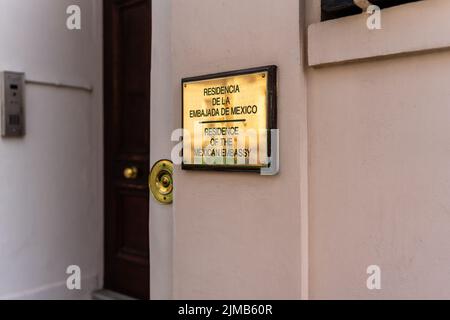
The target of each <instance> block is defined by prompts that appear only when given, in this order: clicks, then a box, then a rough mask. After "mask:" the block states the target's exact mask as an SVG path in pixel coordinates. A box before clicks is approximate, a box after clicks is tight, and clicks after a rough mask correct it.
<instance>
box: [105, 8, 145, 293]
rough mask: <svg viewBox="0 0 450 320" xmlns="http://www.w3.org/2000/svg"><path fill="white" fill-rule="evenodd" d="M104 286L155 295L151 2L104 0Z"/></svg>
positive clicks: (122, 290)
mask: <svg viewBox="0 0 450 320" xmlns="http://www.w3.org/2000/svg"><path fill="white" fill-rule="evenodd" d="M103 10H104V127H105V129H104V136H105V139H104V147H105V160H104V161H105V178H104V182H105V187H104V188H105V189H104V190H105V279H104V286H105V289H109V290H113V291H116V292H118V293H122V294H125V295H128V296H131V297H134V298H138V299H149V298H150V270H149V269H150V253H149V190H148V184H147V178H148V174H149V167H150V163H149V161H150V159H149V155H150V69H151V61H150V60H151V0H105V1H104V4H103Z"/></svg>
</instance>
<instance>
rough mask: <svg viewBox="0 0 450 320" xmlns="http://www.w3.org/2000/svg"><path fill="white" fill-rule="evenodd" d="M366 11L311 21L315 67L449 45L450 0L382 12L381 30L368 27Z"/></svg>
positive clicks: (432, 0)
mask: <svg viewBox="0 0 450 320" xmlns="http://www.w3.org/2000/svg"><path fill="white" fill-rule="evenodd" d="M367 17H368V15H367V14H361V15H357V16H350V17H345V18H340V19H336V20H329V21H326V22H321V23H316V24H312V25H310V26H309V28H308V63H309V66H312V67H320V66H325V65H330V64H339V63H346V62H352V61H359V60H368V59H376V58H382V57H390V56H395V55H401V54H412V53H419V52H422V51H432V50H442V49H446V48H450V37H449V33H450V1H449V0H425V1H419V2H413V3H409V4H405V5H401V6H397V7H393V8H388V9H384V10H382V12H381V25H382V29H381V30H369V29H368V28H367V26H366V21H367Z"/></svg>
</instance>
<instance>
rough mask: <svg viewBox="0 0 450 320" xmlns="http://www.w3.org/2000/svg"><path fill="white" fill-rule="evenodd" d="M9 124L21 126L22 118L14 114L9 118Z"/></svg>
mask: <svg viewBox="0 0 450 320" xmlns="http://www.w3.org/2000/svg"><path fill="white" fill-rule="evenodd" d="M9 124H10V125H11V126H18V125H20V116H19V115H17V114H12V115H10V116H9Z"/></svg>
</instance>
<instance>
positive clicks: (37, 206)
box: [0, 0, 103, 299]
mask: <svg viewBox="0 0 450 320" xmlns="http://www.w3.org/2000/svg"><path fill="white" fill-rule="evenodd" d="M69 4H79V5H80V6H81V8H82V28H83V29H82V31H68V30H67V29H66V27H65V22H66V17H67V16H66V13H65V12H66V8H67V6H68V5H69ZM101 26H102V19H101V0H70V1H69V0H39V1H36V0H2V1H0V43H2V46H1V50H0V70H10V71H23V72H26V75H27V78H29V79H33V80H44V81H57V82H66V83H74V84H82V85H92V86H93V87H94V92H93V94H92V95H91V94H89V93H87V92H83V91H77V90H70V89H58V88H52V87H42V86H35V85H28V86H27V87H26V100H27V105H26V117H27V135H26V137H25V138H22V139H0V298H44V299H46V298H85V297H88V294H89V291H90V289H92V288H94V287H99V286H100V285H101V279H102V275H101V270H102V263H103V262H102V261H103V234H102V232H103V231H102V230H103V214H102V212H103V209H102V208H103V205H102V194H103V191H102V190H103V187H102V180H103V178H102V177H103V169H102V168H103V166H102V145H103V144H102V85H101V83H102V78H101V77H102V57H101V54H102V29H101ZM71 264H77V265H79V266H80V267H81V268H82V276H83V282H82V286H83V290H82V291H81V292H69V291H68V290H67V289H65V279H66V274H65V270H66V268H67V266H68V265H71Z"/></svg>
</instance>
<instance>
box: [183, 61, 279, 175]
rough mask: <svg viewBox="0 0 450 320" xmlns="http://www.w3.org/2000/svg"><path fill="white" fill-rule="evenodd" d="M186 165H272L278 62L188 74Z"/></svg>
mask: <svg viewBox="0 0 450 320" xmlns="http://www.w3.org/2000/svg"><path fill="white" fill-rule="evenodd" d="M182 87H183V129H184V132H183V169H212V170H249V171H258V170H260V169H261V168H268V167H270V165H271V160H270V155H271V141H270V137H271V130H272V129H275V128H276V67H275V66H269V67H262V68H255V69H248V70H241V71H233V72H228V73H221V74H215V75H209V76H201V77H195V78H188V79H183V81H182Z"/></svg>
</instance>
